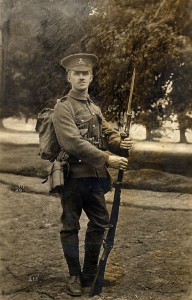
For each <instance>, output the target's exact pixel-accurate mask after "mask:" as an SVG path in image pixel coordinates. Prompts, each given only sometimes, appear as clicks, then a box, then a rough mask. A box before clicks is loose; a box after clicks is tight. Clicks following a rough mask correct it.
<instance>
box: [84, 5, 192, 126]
mask: <svg viewBox="0 0 192 300" xmlns="http://www.w3.org/2000/svg"><path fill="white" fill-rule="evenodd" d="M188 6H189V1H182V0H180V1H176V2H173V1H169V3H167V2H166V1H162V2H161V3H160V5H159V1H147V3H146V2H145V1H137V3H136V2H135V1H116V0H113V1H110V6H108V7H107V8H106V10H105V13H104V14H101V15H100V20H99V22H98V21H97V26H95V27H94V29H93V33H92V35H91V36H90V37H89V38H87V43H86V44H85V49H86V50H87V51H90V52H95V53H96V54H97V55H98V56H99V61H100V63H99V67H98V69H97V77H98V80H99V85H100V87H101V89H102V90H101V93H100V96H101V98H103V99H105V101H104V109H105V110H106V116H107V117H108V118H109V119H112V120H114V119H116V120H119V116H120V115H122V112H124V111H125V109H126V102H127V97H128V94H129V89H130V82H131V75H132V70H133V67H135V68H136V81H135V88H134V97H133V109H134V111H135V119H134V121H135V122H137V123H142V124H144V125H148V126H150V128H151V129H155V128H157V127H158V126H159V125H160V124H161V121H162V118H163V116H165V115H166V114H167V113H168V112H171V109H170V108H169V110H168V109H167V106H166V109H164V107H163V106H164V105H162V104H159V99H162V98H165V99H166V100H169V104H170V103H172V106H173V109H174V108H175V105H176V102H177V103H178V105H177V106H178V108H175V112H176V113H177V112H179V111H180V110H182V107H181V106H184V107H185V110H186V111H189V109H190V103H189V102H190V101H189V97H190V94H191V88H187V87H186V85H187V84H188V82H189V81H190V75H189V74H190V72H191V66H190V64H189V63H185V62H186V59H187V57H184V56H183V55H182V52H183V51H186V49H188V50H189V52H190V57H191V53H192V50H191V44H190V36H191V32H190V31H189V28H190V27H189V24H190V23H191V19H190V18H189V21H186V20H187V16H188ZM184 34H188V36H184ZM181 63H184V64H185V66H186V69H187V71H186V72H185V78H184V76H183V77H182V78H181V77H180V81H181V83H180V86H179V87H180V91H179V93H178V91H177V89H178V88H179V87H178V85H177V81H178V80H179V76H178V75H177V73H178V70H180V72H181V68H180V65H181ZM171 74H174V94H173V93H172V94H171V95H169V97H171V99H170V98H169V99H168V97H167V94H166V93H167V91H166V89H164V87H165V86H166V83H167V81H168V80H169V79H170V76H171ZM175 86H177V88H175ZM184 86H185V87H184ZM182 93H183V95H184V94H186V93H188V97H185V96H184V97H185V99H184V101H183V104H182V105H180V102H179V97H180V96H181V94H182Z"/></svg>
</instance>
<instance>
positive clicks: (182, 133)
mask: <svg viewBox="0 0 192 300" xmlns="http://www.w3.org/2000/svg"><path fill="white" fill-rule="evenodd" d="M179 130H180V141H179V143H188V142H187V139H186V136H185V131H186V128H183V127H182V128H179Z"/></svg>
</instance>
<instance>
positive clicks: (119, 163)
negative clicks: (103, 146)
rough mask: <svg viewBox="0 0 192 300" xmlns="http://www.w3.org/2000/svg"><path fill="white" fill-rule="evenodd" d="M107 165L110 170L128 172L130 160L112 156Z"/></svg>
mask: <svg viewBox="0 0 192 300" xmlns="http://www.w3.org/2000/svg"><path fill="white" fill-rule="evenodd" d="M107 164H108V166H109V167H110V168H114V169H119V170H127V167H128V159H127V158H125V157H122V156H116V155H110V156H109V159H108V161H107Z"/></svg>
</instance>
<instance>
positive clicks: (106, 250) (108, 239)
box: [89, 69, 135, 297]
mask: <svg viewBox="0 0 192 300" xmlns="http://www.w3.org/2000/svg"><path fill="white" fill-rule="evenodd" d="M134 81H135V69H134V70H133V75H132V80H131V89H130V95H129V100H128V107H127V112H126V118H125V120H126V121H125V124H124V131H123V132H122V133H121V139H122V140H123V139H125V138H126V137H129V130H130V124H131V115H132V113H131V102H132V97H133V88H134ZM121 154H122V156H125V157H128V156H129V151H128V150H126V149H122V153H121ZM122 181H123V170H119V171H118V176H117V181H116V182H115V192H114V200H113V206H112V210H111V215H110V221H109V225H108V227H107V228H106V229H105V232H104V236H103V253H102V255H101V258H100V260H99V266H98V270H97V273H96V275H95V278H94V281H93V284H92V286H91V289H90V293H89V296H90V297H93V296H95V295H99V294H101V292H102V288H103V282H104V274H105V268H106V264H107V259H108V256H109V254H110V251H111V249H112V248H113V245H114V239H115V231H116V227H117V222H118V216H119V206H120V200H121V186H122Z"/></svg>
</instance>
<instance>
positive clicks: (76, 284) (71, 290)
mask: <svg viewBox="0 0 192 300" xmlns="http://www.w3.org/2000/svg"><path fill="white" fill-rule="evenodd" d="M67 294H69V295H71V296H82V287H81V280H80V276H70V278H69V282H68V285H67Z"/></svg>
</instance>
